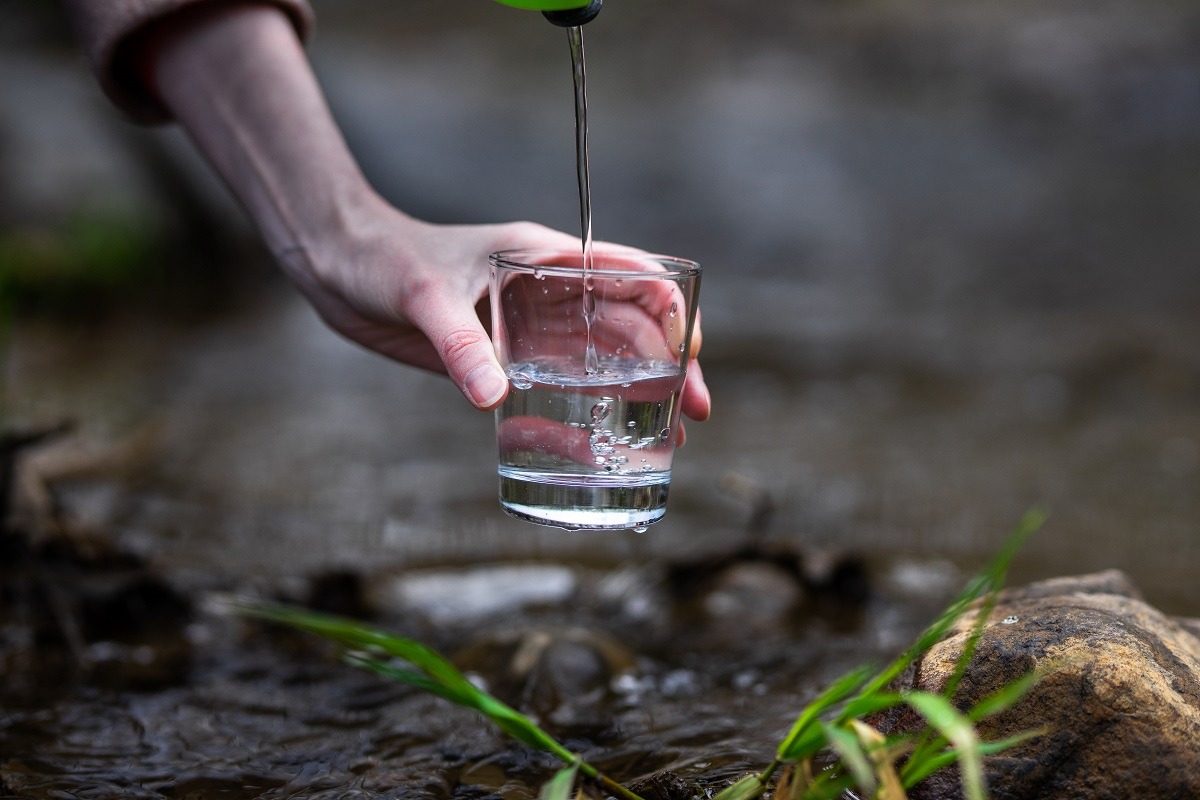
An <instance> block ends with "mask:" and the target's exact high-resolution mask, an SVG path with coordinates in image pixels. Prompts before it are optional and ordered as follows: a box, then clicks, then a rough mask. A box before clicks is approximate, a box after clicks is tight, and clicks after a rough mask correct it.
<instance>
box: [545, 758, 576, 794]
mask: <svg viewBox="0 0 1200 800" xmlns="http://www.w3.org/2000/svg"><path fill="white" fill-rule="evenodd" d="M578 774H579V763H578V762H576V763H574V764H568V765H567V766H565V767H563V768H562V769H560V770H559V771H558V772H557V773H555V775H554V777H553V778H551V779H550V780H549V781H547V783H546V785H545V786H543V787H542V791H540V792H538V800H571V790H572V789H573V788H575V777H576V776H577V775H578Z"/></svg>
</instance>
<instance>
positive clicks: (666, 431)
mask: <svg viewBox="0 0 1200 800" xmlns="http://www.w3.org/2000/svg"><path fill="white" fill-rule="evenodd" d="M658 438H660V439H662V440H663V441H664V442H665V441H666V440H667V439H670V438H671V429H670V428H663V429H662V430H661V431H659V432H658Z"/></svg>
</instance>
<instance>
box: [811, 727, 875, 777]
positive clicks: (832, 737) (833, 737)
mask: <svg viewBox="0 0 1200 800" xmlns="http://www.w3.org/2000/svg"><path fill="white" fill-rule="evenodd" d="M821 730H822V731H823V732H824V733H825V738H827V739H828V740H829V745H830V746H831V747H832V748H833V751H834V752H835V753H837V755H838V758H840V759H841V760H842V764H843V765H845V767H846V769H848V770H849V771H850V774H851V775H853V776H854V780H855V782H856V783H857V784H858V787H859V788H860V789H863V790H864V791H866V792H868V793H870V792H874V791H875V785H876V780H875V770H874V769H872V768H871V762H870V760H869V759H868V758H867V754H866V753H865V752H863V748H862V744H860V743H859V741H858V737H857V736H855V735H854V734H853V733H852V732H850V731H848V730H846V729H845V728H838V727H835V726H833V725H826V724H824V723H821Z"/></svg>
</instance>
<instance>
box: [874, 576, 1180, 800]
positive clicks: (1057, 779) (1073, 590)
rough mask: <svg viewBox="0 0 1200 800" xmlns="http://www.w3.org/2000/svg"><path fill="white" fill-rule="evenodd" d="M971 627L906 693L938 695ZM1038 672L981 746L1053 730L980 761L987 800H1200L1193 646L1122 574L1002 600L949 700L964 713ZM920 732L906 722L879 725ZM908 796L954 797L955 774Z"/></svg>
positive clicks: (1033, 589) (988, 724) (919, 668)
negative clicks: (919, 691) (1023, 733)
mask: <svg viewBox="0 0 1200 800" xmlns="http://www.w3.org/2000/svg"><path fill="white" fill-rule="evenodd" d="M973 619H974V615H973V614H970V615H968V616H967V617H964V619H963V620H962V621H961V622H960V623H959V624H958V626H957V627H956V629H955V631H953V632H952V634H951V635H950V636H949V637H948V638H947V639H946V640H944V641H943V642H941V643H940V644H938V645H936V646H935V647H933V648H932V649H931V650H930V652H929V653H928V654H926V656H925V657H924V658H923V659H921V660H920V661H919V662H918V663H917V664H916V665H915V668H913V669H910V671H909V674H908V676H906V677H905V678H904V679H903V680H904V682H905V683H907V686H905V687H903V688H914V687H915V688H920V689H924V690H928V691H941V689H942V687H943V686H944V684H945V681H946V680H947V678H948V676H949V675H950V674H951V673H952V671H953V670H954V664H955V661H956V659H957V657H958V655H959V653H960V652H961V649H962V645H963V643H964V641H965V639H966V637H967V636H968V635H969V631H970V626H971V624H972V622H973ZM1193 630H1194V629H1193ZM1035 669H1036V670H1048V674H1047V675H1046V676H1045V677H1044V678H1043V679H1042V680H1041V681H1040V682H1039V683H1038V684H1037V685H1036V686H1035V687H1034V688H1033V689H1032V690H1031V691H1030V693H1029V694H1028V695H1027V696H1026V697H1025V698H1024V699H1023V700H1021V701H1020V702H1019V703H1018V704H1017V705H1016V706H1014V707H1013V708H1011V709H1009V710H1008V711H1006V712H1004V713H1002V714H999V715H997V716H995V717H993V718H991V719H989V720H986V721H984V722H983V723H982V724H981V726H980V732H981V734H982V735H983V737H984V739H985V740H994V739H998V738H1001V737H1003V736H1007V735H1011V734H1014V733H1018V732H1021V731H1027V730H1032V729H1036V728H1043V727H1045V728H1048V730H1049V732H1048V733H1047V734H1046V735H1044V736H1041V737H1039V738H1037V739H1034V740H1032V741H1030V742H1026V743H1024V744H1022V745H1021V746H1019V747H1017V748H1014V749H1012V750H1009V751H1007V752H1005V753H1003V754H1000V755H996V756H991V757H988V758H985V760H984V762H985V774H986V776H987V779H988V784H989V786H990V788H991V793H992V797H993V798H995V800H1018V799H1020V800H1025V799H1028V800H1033V798H1037V800H1054V799H1055V798H1063V800H1065V799H1066V798H1071V800H1093V799H1094V800H1101V799H1102V798H1103V800H1120V799H1122V798H1129V800H1134V799H1135V798H1136V799H1137V800H1142V799H1143V798H1150V797H1153V798H1158V799H1159V800H1164V799H1166V798H1180V799H1182V798H1196V797H1200V638H1197V636H1196V635H1195V634H1194V633H1193V632H1192V631H1189V630H1187V629H1185V627H1184V626H1183V625H1181V624H1179V623H1178V622H1176V621H1174V620H1172V619H1171V618H1169V617H1167V616H1165V615H1164V614H1162V613H1161V612H1159V611H1158V610H1156V609H1154V608H1153V607H1151V606H1149V605H1147V604H1146V603H1145V602H1144V601H1143V600H1142V599H1141V598H1140V596H1139V595H1138V593H1137V591H1136V589H1134V588H1133V586H1132V584H1131V583H1130V582H1129V579H1128V578H1127V577H1126V576H1125V575H1124V574H1122V573H1120V572H1117V571H1115V570H1114V571H1108V572H1102V573H1098V574H1095V575H1086V576H1082V577H1073V578H1056V579H1053V580H1049V581H1043V582H1041V583H1035V584H1032V585H1031V586H1028V587H1025V588H1020V589H1014V590H1008V591H1005V592H1003V593H1002V594H1001V597H1000V599H999V602H998V604H997V606H996V608H995V610H994V611H993V613H992V615H991V617H990V619H989V621H988V623H987V626H986V627H985V629H984V633H983V636H982V638H981V639H980V643H979V649H978V651H977V653H976V655H975V658H974V659H973V660H972V662H971V665H970V667H969V668H968V669H967V671H966V675H965V676H964V678H963V680H962V683H961V684H960V685H959V689H958V693H957V695H956V697H955V702H956V704H957V705H958V707H959V708H960V709H962V710H965V709H967V708H969V707H970V706H972V705H973V704H975V703H976V702H978V701H979V700H980V699H982V698H984V697H986V696H987V695H989V694H991V693H993V692H995V691H997V690H999V689H1000V688H1002V687H1004V686H1006V685H1008V684H1009V683H1011V682H1012V681H1013V680H1015V679H1016V678H1018V677H1019V676H1021V675H1023V674H1025V673H1027V672H1029V671H1030V670H1035ZM916 722H917V720H916V719H915V717H914V716H913V715H912V714H911V712H909V713H907V714H903V715H899V716H896V717H893V718H891V719H888V720H883V721H881V722H880V726H881V727H882V728H883V729H884V730H885V731H895V730H897V729H905V728H908V727H909V726H912V725H914V724H916ZM909 796H910V798H912V800H919V799H921V798H924V799H925V800H931V799H933V798H937V799H939V800H940V799H941V798H958V797H961V788H960V784H959V781H958V775H957V774H956V773H955V772H954V771H953V770H944V771H943V772H941V773H938V774H936V775H934V776H932V777H931V778H930V779H929V780H927V781H925V782H924V783H923V784H921V785H920V786H918V787H915V788H914V790H913V791H912V792H911V793H910V795H909Z"/></svg>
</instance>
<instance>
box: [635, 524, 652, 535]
mask: <svg viewBox="0 0 1200 800" xmlns="http://www.w3.org/2000/svg"><path fill="white" fill-rule="evenodd" d="M648 530H650V526H649V525H638V526H637V527H636V528H634V529H633V532H634V533H645V532H646V531H648Z"/></svg>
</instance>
